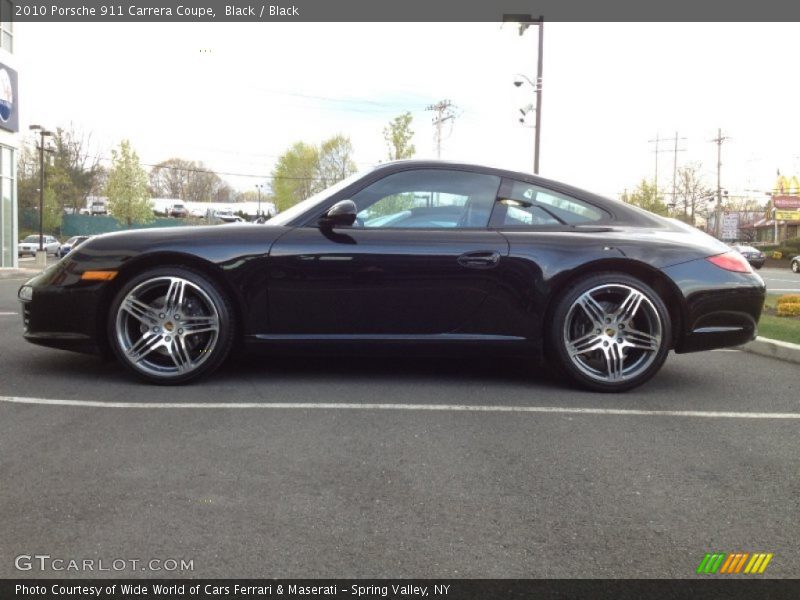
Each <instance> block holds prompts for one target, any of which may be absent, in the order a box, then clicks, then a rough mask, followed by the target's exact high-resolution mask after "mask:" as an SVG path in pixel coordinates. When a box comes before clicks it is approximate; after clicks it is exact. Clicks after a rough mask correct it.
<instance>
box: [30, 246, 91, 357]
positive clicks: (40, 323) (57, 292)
mask: <svg viewBox="0 0 800 600" xmlns="http://www.w3.org/2000/svg"><path fill="white" fill-rule="evenodd" d="M67 260H69V259H67ZM64 272H65V269H64V267H63V265H62V264H61V263H59V264H58V265H54V266H53V267H50V268H48V269H46V270H45V271H44V272H42V273H41V274H40V275H37V276H36V277H34V278H33V279H31V280H30V281H28V282H26V283H25V284H24V285H23V286H22V288H20V294H19V300H20V304H21V305H22V324H23V334H22V335H23V337H24V338H25V339H26V340H27V341H29V342H31V343H32V344H38V345H41V346H49V347H52V348H60V349H64V350H73V351H76V352H83V353H90V354H103V353H105V338H104V337H103V334H102V332H103V331H104V328H103V327H102V323H101V319H102V315H103V313H102V311H101V310H100V307H101V304H100V298H101V297H102V294H101V293H100V288H101V286H103V285H104V283H103V282H96V283H91V284H88V283H85V282H84V283H76V284H75V285H63V283H64V281H63V279H64V277H62V275H64ZM23 288H30V289H29V290H26V293H22V290H23ZM28 292H29V293H30V299H28Z"/></svg>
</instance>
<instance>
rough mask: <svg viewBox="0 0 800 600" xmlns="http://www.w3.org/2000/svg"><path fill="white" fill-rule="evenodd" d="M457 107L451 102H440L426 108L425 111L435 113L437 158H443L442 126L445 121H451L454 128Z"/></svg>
mask: <svg viewBox="0 0 800 600" xmlns="http://www.w3.org/2000/svg"><path fill="white" fill-rule="evenodd" d="M454 108H455V107H454V106H453V103H452V102H451V101H450V100H440V101H439V102H437V103H436V104H431V105H429V106H427V107H425V110H430V111H433V112H434V113H435V115H434V117H433V120H432V122H433V125H434V127H436V133H435V136H434V139H435V140H436V158H441V157H442V125H443V124H444V122H445V121H450V126H451V128H452V124H453V121H455V118H456V114H455V112H454V110H453V109H454Z"/></svg>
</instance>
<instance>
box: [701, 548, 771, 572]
mask: <svg viewBox="0 0 800 600" xmlns="http://www.w3.org/2000/svg"><path fill="white" fill-rule="evenodd" d="M773 556H774V554H772V553H766V552H756V553H753V554H750V553H749V552H735V553H733V554H726V553H725V552H714V553H707V554H706V555H705V556H704V557H703V560H701V561H700V564H699V565H698V567H697V574H698V575H714V574H717V573H719V574H720V575H736V574H739V573H742V574H745V575H760V574H761V573H763V572H764V571H765V570H766V568H767V565H768V564H769V561H771V560H772V557H773Z"/></svg>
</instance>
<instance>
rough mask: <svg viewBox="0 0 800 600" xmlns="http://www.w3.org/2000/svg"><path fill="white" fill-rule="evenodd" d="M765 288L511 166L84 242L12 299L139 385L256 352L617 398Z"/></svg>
mask: <svg viewBox="0 0 800 600" xmlns="http://www.w3.org/2000/svg"><path fill="white" fill-rule="evenodd" d="M764 294H765V287H764V282H763V281H762V280H761V278H760V277H759V276H758V275H756V274H755V273H754V272H753V271H752V269H751V267H750V265H749V264H748V263H747V261H746V260H745V259H744V257H742V256H741V254H739V253H737V252H735V251H733V250H731V249H730V248H729V247H727V246H726V245H725V244H722V243H721V242H718V241H717V240H715V239H713V238H711V237H709V236H707V235H705V234H703V233H701V232H699V231H697V230H695V229H693V228H690V227H688V226H686V225H683V224H681V223H679V222H677V221H672V220H669V219H664V218H661V217H658V216H655V215H653V214H651V213H648V212H646V211H643V210H640V209H637V208H635V207H632V206H629V205H626V204H623V203H621V202H618V201H614V200H609V199H606V198H602V197H599V196H596V195H594V194H591V193H589V192H586V191H582V190H579V189H576V188H573V187H571V186H567V185H564V184H561V183H557V182H554V181H549V180H547V179H542V178H540V177H536V176H533V175H529V174H526V173H517V172H511V171H504V170H498V169H494V168H488V167H481V166H474V165H467V164H456V163H445V162H439V161H400V162H395V163H389V164H384V165H380V166H378V167H376V168H374V169H372V170H370V171H368V172H365V173H361V174H359V175H356V176H353V177H350V178H348V179H345V180H343V181H341V182H339V183H338V184H336V185H335V186H333V187H331V188H329V189H327V190H325V191H323V192H321V193H319V194H317V195H315V196H313V197H311V198H308V199H307V200H304V201H302V202H300V203H299V204H297V205H295V206H293V207H291V208H290V209H288V210H286V211H284V212H283V213H281V214H279V215H278V216H277V217H275V218H273V219H271V220H270V221H268V222H267V223H266V224H264V225H254V224H242V225H226V226H224V227H222V226H208V227H180V228H175V227H171V228H167V229H145V230H138V231H125V232H118V233H111V234H106V235H101V236H97V237H94V238H92V239H91V240H89V241H87V242H85V243H84V244H82V245H81V246H79V247H78V248H76V249H75V250H74V251H73V252H71V253H70V254H69V255H68V256H66V257H65V258H64V259H63V260H61V261H60V262H59V263H57V264H56V265H54V266H52V267H50V268H48V269H47V270H46V271H44V272H43V273H41V274H40V275H38V276H36V277H34V278H33V279H31V280H30V281H28V282H27V283H26V284H25V285H23V286H22V287H21V288H20V291H19V298H20V300H21V301H22V303H23V307H24V310H23V318H24V335H25V338H26V339H27V340H28V341H30V342H33V343H36V344H42V345H46V346H53V347H56V348H65V349H70V350H78V351H89V352H97V353H101V354H102V353H112V354H113V355H115V356H116V357H117V358H118V359H119V360H120V361H121V362H122V364H124V365H125V366H126V367H127V368H128V369H130V370H131V371H132V372H133V373H135V374H137V375H139V376H141V377H143V378H144V379H146V380H148V381H150V382H154V383H161V384H175V383H184V382H187V381H190V380H194V379H196V378H197V377H199V376H201V375H205V374H208V373H209V372H211V371H213V370H214V369H215V368H217V367H218V366H219V365H220V364H221V363H222V362H223V361H224V360H225V358H226V357H227V356H228V355H229V353H230V352H231V350H232V348H233V347H234V345H243V346H248V345H257V344H267V345H272V346H273V348H276V349H278V350H280V349H281V348H286V347H288V346H289V345H291V346H293V347H294V349H296V348H297V347H298V346H304V347H305V348H309V349H311V348H313V349H314V350H315V351H319V350H320V349H322V350H323V351H326V350H330V351H332V352H333V351H339V350H340V349H341V348H342V347H345V346H346V347H348V348H349V349H351V350H355V351H371V350H370V349H374V348H377V347H380V348H381V349H382V350H384V349H387V348H388V349H390V351H393V350H398V351H400V352H408V351H410V350H411V349H412V348H416V349H419V348H424V350H425V351H426V352H428V353H430V352H433V353H436V352H440V351H441V352H446V351H447V352H449V351H452V350H456V352H461V351H465V352H466V351H471V352H479V353H490V352H491V353H496V352H499V353H505V354H513V355H525V356H531V357H532V360H533V358H535V357H536V355H538V356H539V357H541V356H542V355H543V356H544V357H545V358H546V359H548V360H549V361H550V362H552V363H553V364H554V365H556V366H557V367H558V368H559V369H560V370H561V371H563V373H564V374H566V375H567V376H568V377H569V378H571V379H572V380H573V381H574V382H576V383H578V384H580V385H581V386H583V387H586V388H590V389H593V390H599V391H623V390H628V389H631V388H633V387H635V386H637V385H640V384H641V383H643V382H645V381H647V380H648V379H650V378H651V377H652V376H653V375H654V374H655V373H656V372H657V371H658V370H659V368H660V367H661V365H662V364H663V363H664V360H665V359H666V356H667V353H668V352H669V350H670V349H673V350H674V351H675V352H679V353H682V352H694V351H698V350H708V349H712V348H722V347H726V346H736V345H738V344H742V343H744V342H747V341H749V340H751V339H753V338H754V337H755V335H756V327H757V322H758V319H759V316H760V314H761V309H762V306H763V302H764Z"/></svg>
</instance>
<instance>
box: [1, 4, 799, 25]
mask: <svg viewBox="0 0 800 600" xmlns="http://www.w3.org/2000/svg"><path fill="white" fill-rule="evenodd" d="M4 10H6V8H5V6H4ZM12 10H13V15H11V17H10V18H9V16H8V15H0V18H1V19H2V20H3V21H8V20H13V21H29V22H30V21H33V22H36V21H39V22H71V21H98V22H143V23H144V22H207V23H208V22H222V23H224V22H292V21H298V22H312V21H315V22H385V21H401V22H414V21H417V22H423V21H428V22H459V21H463V22H466V21H485V22H493V21H496V22H501V21H503V20H516V21H519V20H524V19H526V18H528V19H532V20H536V19H538V18H539V17H543V19H544V20H545V21H581V22H587V21H588V22H614V21H629V22H631V21H632V22H636V21H669V22H675V21H707V22H711V21H713V22H719V21H742V22H745V21H747V22H750V21H763V22H774V21H797V20H800V3H796V2H785V1H784V0H762V1H761V2H759V3H758V4H757V5H756V4H750V3H748V2H736V3H733V2H729V1H724V0H706V1H704V2H697V1H696V0H672V1H671V2H658V3H655V2H637V1H635V0H606V1H605V2H596V1H595V0H533V1H531V0H477V1H476V2H463V1H459V0H435V1H434V2H431V0H404V1H403V2H375V1H374V0H271V1H265V2H241V1H238V0H227V1H218V0H203V1H201V2H185V1H183V2H180V1H179V2H175V1H173V0H166V1H147V0H143V1H140V2H119V1H116V2H115V1H113V0H109V1H108V2H97V1H91V0H84V1H74V0H59V1H58V2H53V1H52V0H51V1H50V2H33V1H27V0H23V1H20V2H15V3H14V5H13V9H12Z"/></svg>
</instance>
